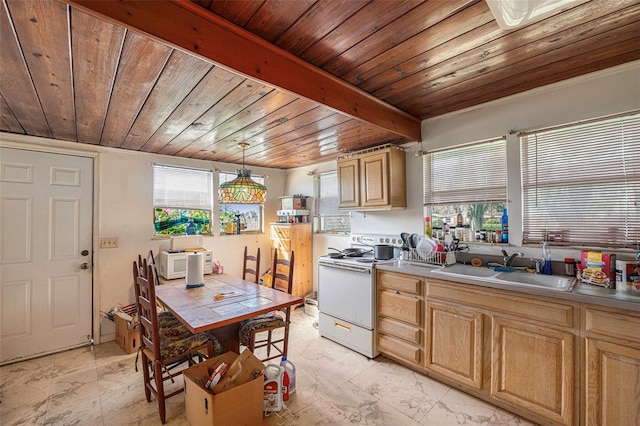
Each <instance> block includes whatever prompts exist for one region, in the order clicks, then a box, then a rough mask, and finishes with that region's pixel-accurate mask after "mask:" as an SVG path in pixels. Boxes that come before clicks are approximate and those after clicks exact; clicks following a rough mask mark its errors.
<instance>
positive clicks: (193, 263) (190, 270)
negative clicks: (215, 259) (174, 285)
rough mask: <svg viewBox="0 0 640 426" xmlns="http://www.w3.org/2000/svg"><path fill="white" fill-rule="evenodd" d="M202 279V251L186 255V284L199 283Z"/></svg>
mask: <svg viewBox="0 0 640 426" xmlns="http://www.w3.org/2000/svg"><path fill="white" fill-rule="evenodd" d="M203 281H204V257H203V256H202V253H189V254H188V255H187V285H189V284H201V283H202V282H203Z"/></svg>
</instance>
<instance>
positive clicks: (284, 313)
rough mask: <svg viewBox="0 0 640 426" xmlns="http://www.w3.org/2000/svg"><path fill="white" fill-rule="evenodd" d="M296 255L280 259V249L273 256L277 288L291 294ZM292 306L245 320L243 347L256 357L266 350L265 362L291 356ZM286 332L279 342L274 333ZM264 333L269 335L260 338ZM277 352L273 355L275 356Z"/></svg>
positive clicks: (273, 273) (242, 335) (242, 336)
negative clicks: (261, 350)
mask: <svg viewBox="0 0 640 426" xmlns="http://www.w3.org/2000/svg"><path fill="white" fill-rule="evenodd" d="M293 265H294V252H293V251H292V252H291V257H290V258H289V260H287V259H284V258H283V259H278V249H275V250H274V253H273V266H272V267H271V274H272V277H273V279H272V283H273V288H274V289H277V290H280V291H284V292H287V293H289V294H291V292H292V290H293ZM291 309H292V308H291V307H287V308H284V309H283V310H281V311H278V312H270V313H268V314H265V315H260V316H258V317H255V318H251V319H249V320H247V321H244V322H243V323H242V324H241V326H240V336H239V337H240V344H241V345H243V346H246V347H247V348H249V350H250V351H251V352H253V353H254V354H255V351H256V349H260V348H266V350H267V356H266V357H264V358H262V359H261V361H263V362H264V361H268V360H270V359H274V358H279V357H281V356H286V355H287V350H288V348H289V324H290V323H291ZM278 329H283V333H284V335H283V337H282V338H279V339H275V336H274V332H275V331H276V330H278ZM263 333H266V336H265V337H263V338H259V337H260V336H258V335H261V334H263ZM272 352H273V354H272Z"/></svg>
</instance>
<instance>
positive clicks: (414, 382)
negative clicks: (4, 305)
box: [0, 309, 532, 426]
mask: <svg viewBox="0 0 640 426" xmlns="http://www.w3.org/2000/svg"><path fill="white" fill-rule="evenodd" d="M314 321H315V318H314V317H311V316H309V315H306V314H305V313H304V311H303V310H302V309H298V310H296V311H295V312H294V314H293V322H292V326H291V334H290V349H289V358H290V359H291V361H293V363H294V364H295V366H296V378H297V391H296V393H295V394H293V395H292V397H291V400H290V401H289V402H288V404H287V408H286V409H283V410H282V411H280V412H279V413H270V414H269V415H267V416H266V417H264V424H265V425H352V424H358V425H385V426H391V425H398V426H399V425H402V426H409V425H437V426H447V425H458V424H466V425H531V424H532V423H530V422H528V421H526V420H524V419H521V418H519V417H517V416H515V415H513V414H511V413H509V412H506V411H504V410H502V409H500V408H497V407H495V406H493V405H490V404H488V403H486V402H483V401H481V400H479V399H476V398H473V397H471V396H467V395H466V394H464V393H462V392H459V391H458V390H455V389H452V388H451V387H449V386H446V385H444V384H441V383H439V382H437V381H434V380H432V379H429V378H427V377H425V376H423V375H421V374H418V373H415V372H413V371H411V370H409V369H407V368H405V367H402V366H400V365H398V364H396V363H395V362H393V361H391V360H389V359H387V358H385V357H382V356H380V357H377V358H376V359H374V360H369V359H367V358H366V357H364V356H362V355H360V354H357V353H355V352H353V351H351V350H349V349H346V348H344V347H342V346H340V345H338V344H336V343H334V342H332V341H330V340H328V339H325V338H322V337H320V336H319V334H318V331H317V330H316V329H315V328H314V327H313V323H314ZM134 362H135V354H131V355H126V354H124V353H123V352H122V351H121V350H120V348H119V347H118V346H117V345H116V344H115V343H114V342H108V343H104V344H101V345H96V346H94V347H92V348H81V349H75V350H71V351H67V352H63V353H59V354H55V355H50V356H46V357H42V358H38V359H34V360H29V361H24V362H20V363H16V364H12V365H8V366H3V367H0V424H1V425H3V426H9V425H105V426H106V425H109V426H111V425H160V424H161V423H160V418H159V416H158V411H157V402H156V401H155V399H152V401H151V402H150V403H147V401H146V399H145V396H144V390H143V386H142V372H141V371H139V372H136V371H135V369H134ZM181 384H182V378H180V379H179V380H178V381H177V383H176V384H175V385H176V386H180V385H181ZM166 424H168V425H187V424H188V423H187V421H186V418H185V413H184V394H180V395H178V396H176V397H173V398H171V399H169V400H168V401H167V423H166Z"/></svg>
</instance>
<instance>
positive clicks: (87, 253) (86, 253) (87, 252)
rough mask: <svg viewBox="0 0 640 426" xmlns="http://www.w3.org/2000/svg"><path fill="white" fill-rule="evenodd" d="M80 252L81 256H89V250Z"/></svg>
mask: <svg viewBox="0 0 640 426" xmlns="http://www.w3.org/2000/svg"><path fill="white" fill-rule="evenodd" d="M80 254H81V255H83V256H89V250H82V251H81V252H80Z"/></svg>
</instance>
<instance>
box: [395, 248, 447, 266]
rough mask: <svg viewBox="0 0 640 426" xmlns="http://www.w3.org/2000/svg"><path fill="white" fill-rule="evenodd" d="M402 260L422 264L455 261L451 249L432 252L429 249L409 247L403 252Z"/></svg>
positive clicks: (440, 264) (442, 263)
mask: <svg viewBox="0 0 640 426" xmlns="http://www.w3.org/2000/svg"><path fill="white" fill-rule="evenodd" d="M402 256H403V260H405V261H406V262H409V263H415V264H422V265H435V266H444V265H453V264H454V263H456V253H455V252H453V251H443V252H434V251H430V250H420V249H409V250H408V251H404V252H403V255H402Z"/></svg>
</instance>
